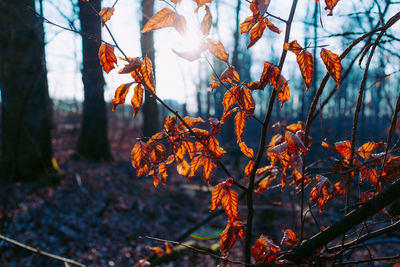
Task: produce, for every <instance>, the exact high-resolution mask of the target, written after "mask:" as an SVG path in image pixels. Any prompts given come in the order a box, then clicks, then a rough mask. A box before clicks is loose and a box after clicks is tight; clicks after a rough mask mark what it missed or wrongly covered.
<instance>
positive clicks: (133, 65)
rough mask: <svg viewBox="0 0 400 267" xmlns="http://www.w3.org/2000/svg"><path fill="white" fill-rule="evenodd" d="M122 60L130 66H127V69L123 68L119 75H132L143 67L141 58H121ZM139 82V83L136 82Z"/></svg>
mask: <svg viewBox="0 0 400 267" xmlns="http://www.w3.org/2000/svg"><path fill="white" fill-rule="evenodd" d="M120 59H122V60H125V61H128V64H125V67H123V68H122V69H120V70H119V71H118V73H119V74H127V73H131V72H133V71H137V70H140V66H141V65H142V63H143V62H142V60H141V59H140V58H139V57H135V58H130V57H128V58H126V59H125V58H121V57H120ZM136 82H138V81H136Z"/></svg>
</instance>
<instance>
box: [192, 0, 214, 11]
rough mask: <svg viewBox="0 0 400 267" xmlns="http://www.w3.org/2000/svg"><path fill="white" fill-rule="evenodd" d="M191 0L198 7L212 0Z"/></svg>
mask: <svg viewBox="0 0 400 267" xmlns="http://www.w3.org/2000/svg"><path fill="white" fill-rule="evenodd" d="M193 1H194V2H196V4H197V9H198V8H199V7H202V6H204V5H205V4H207V3H212V1H213V0H193Z"/></svg>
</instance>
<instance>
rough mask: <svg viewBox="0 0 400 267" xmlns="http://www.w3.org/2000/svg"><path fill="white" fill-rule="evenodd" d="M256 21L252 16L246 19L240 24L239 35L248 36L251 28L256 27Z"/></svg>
mask: <svg viewBox="0 0 400 267" xmlns="http://www.w3.org/2000/svg"><path fill="white" fill-rule="evenodd" d="M256 23H257V19H256V18H255V17H254V16H250V17H247V18H246V19H245V20H244V21H243V22H242V23H241V24H240V28H239V29H240V34H243V33H246V34H249V32H250V30H251V28H253V27H254V25H256Z"/></svg>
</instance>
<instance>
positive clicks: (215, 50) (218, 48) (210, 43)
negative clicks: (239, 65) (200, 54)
mask: <svg viewBox="0 0 400 267" xmlns="http://www.w3.org/2000/svg"><path fill="white" fill-rule="evenodd" d="M206 47H207V49H208V51H210V53H211V54H213V55H214V56H215V57H216V58H218V59H219V60H221V61H225V62H226V64H228V59H229V53H227V52H226V51H225V47H224V45H223V44H222V43H221V42H220V41H218V40H216V39H213V38H210V37H209V38H207V39H206Z"/></svg>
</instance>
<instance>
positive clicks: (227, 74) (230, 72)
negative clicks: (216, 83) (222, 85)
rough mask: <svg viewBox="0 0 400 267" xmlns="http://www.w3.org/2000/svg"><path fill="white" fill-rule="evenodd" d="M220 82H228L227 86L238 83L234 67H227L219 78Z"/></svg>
mask: <svg viewBox="0 0 400 267" xmlns="http://www.w3.org/2000/svg"><path fill="white" fill-rule="evenodd" d="M219 79H220V81H221V82H228V83H229V84H231V85H232V84H233V81H236V82H240V78H239V73H238V72H237V71H236V70H235V67H234V66H232V65H228V67H227V68H226V70H224V72H223V73H222V74H221V76H220V77H219Z"/></svg>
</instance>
